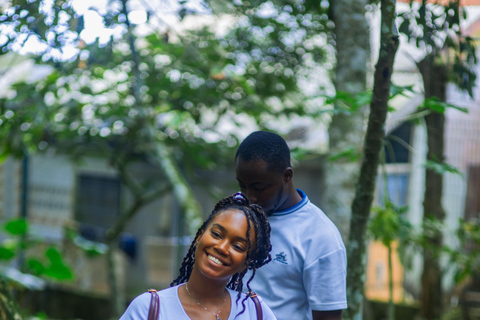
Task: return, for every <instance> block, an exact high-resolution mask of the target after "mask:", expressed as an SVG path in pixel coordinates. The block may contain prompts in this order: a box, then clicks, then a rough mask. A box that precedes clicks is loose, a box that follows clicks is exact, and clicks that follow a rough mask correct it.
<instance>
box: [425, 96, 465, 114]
mask: <svg viewBox="0 0 480 320" xmlns="http://www.w3.org/2000/svg"><path fill="white" fill-rule="evenodd" d="M423 106H424V107H425V108H427V109H430V110H433V111H435V112H439V113H445V110H446V109H447V108H452V109H456V110H459V111H461V112H464V113H468V108H465V107H459V106H456V105H453V104H450V103H446V102H443V101H439V99H438V98H436V97H434V98H431V99H426V100H425V101H424V103H423Z"/></svg>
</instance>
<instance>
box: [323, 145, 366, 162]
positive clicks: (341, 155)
mask: <svg viewBox="0 0 480 320" xmlns="http://www.w3.org/2000/svg"><path fill="white" fill-rule="evenodd" d="M361 157H362V153H360V152H358V151H357V149H356V148H355V147H353V146H352V147H349V148H347V149H346V150H343V151H340V152H338V153H336V154H332V155H331V156H330V157H329V158H328V161H337V160H340V159H344V160H347V161H349V162H355V161H357V160H359V159H361Z"/></svg>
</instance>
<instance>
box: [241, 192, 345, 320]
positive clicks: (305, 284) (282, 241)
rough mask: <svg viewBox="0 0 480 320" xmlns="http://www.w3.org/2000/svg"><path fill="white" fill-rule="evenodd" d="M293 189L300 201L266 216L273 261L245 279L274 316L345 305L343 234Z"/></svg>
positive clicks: (285, 319)
mask: <svg viewBox="0 0 480 320" xmlns="http://www.w3.org/2000/svg"><path fill="white" fill-rule="evenodd" d="M297 191H298V193H299V194H300V195H301V196H302V201H300V202H299V203H297V204H296V205H295V206H293V207H290V208H288V209H286V210H283V211H279V212H275V213H274V214H273V215H272V216H270V217H269V218H268V219H269V222H270V225H271V227H272V231H271V243H272V252H271V255H272V261H271V262H270V263H268V264H267V265H265V266H263V267H261V268H259V269H258V270H257V271H256V274H255V278H254V279H253V281H252V282H251V284H250V286H251V288H252V289H253V290H254V291H255V292H256V293H258V294H259V295H260V296H262V298H263V300H264V301H265V303H266V304H267V305H268V306H269V307H270V308H271V309H272V311H273V313H274V314H275V316H276V317H277V319H278V320H292V319H295V320H311V319H312V310H318V311H329V310H341V309H346V308H347V299H346V268H347V258H346V251H345V245H344V244H343V241H342V237H341V235H340V233H339V231H338V229H337V227H336V226H335V225H334V224H333V222H332V221H331V220H330V219H329V218H328V217H327V216H326V215H325V214H324V213H323V212H322V210H320V209H319V208H318V207H317V206H315V205H314V204H312V203H311V202H310V201H309V200H308V197H307V196H306V195H305V193H304V192H303V191H301V190H299V189H297ZM249 277H250V274H247V275H246V276H245V278H244V284H245V283H246V281H247V279H248V278H249ZM244 290H246V288H244Z"/></svg>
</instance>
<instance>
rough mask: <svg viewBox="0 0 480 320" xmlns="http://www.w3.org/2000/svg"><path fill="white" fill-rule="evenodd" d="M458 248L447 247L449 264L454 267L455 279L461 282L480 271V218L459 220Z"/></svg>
mask: <svg viewBox="0 0 480 320" xmlns="http://www.w3.org/2000/svg"><path fill="white" fill-rule="evenodd" d="M456 236H457V239H458V241H459V244H458V247H459V248H460V249H457V248H448V247H446V248H445V251H446V252H447V254H448V257H449V264H450V266H451V267H453V268H454V279H455V282H456V283H461V282H462V281H464V280H465V279H466V278H467V277H469V276H471V275H474V274H477V275H478V274H479V273H480V220H478V219H473V220H470V221H465V220H463V219H460V220H459V227H458V229H457V231H456Z"/></svg>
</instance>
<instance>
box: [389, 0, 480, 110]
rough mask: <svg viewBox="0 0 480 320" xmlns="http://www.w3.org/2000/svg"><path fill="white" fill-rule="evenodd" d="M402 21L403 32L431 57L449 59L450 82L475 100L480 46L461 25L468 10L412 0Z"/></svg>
mask: <svg viewBox="0 0 480 320" xmlns="http://www.w3.org/2000/svg"><path fill="white" fill-rule="evenodd" d="M398 17H399V18H400V20H401V22H400V25H399V32H400V33H403V34H404V35H406V36H407V38H408V40H409V41H410V42H412V43H414V44H415V45H416V46H417V47H418V48H422V49H423V50H425V52H426V55H427V56H432V57H440V56H441V55H446V56H445V57H443V58H442V60H443V62H442V63H443V64H444V65H445V67H446V68H447V69H448V70H449V79H450V81H452V82H453V83H455V84H456V85H457V86H458V87H459V88H460V89H462V90H465V91H467V92H468V94H469V95H470V96H471V97H473V87H474V86H475V80H476V73H475V69H474V67H475V65H476V63H477V58H476V54H475V51H476V44H475V41H474V39H472V38H471V37H469V36H465V35H464V34H462V28H461V26H460V21H462V20H464V19H465V18H466V10H461V9H460V7H459V2H457V1H449V2H448V4H447V5H440V4H438V3H437V2H427V1H425V2H422V3H418V2H417V3H416V2H415V1H413V0H411V1H410V10H408V11H406V12H400V13H399V14H398ZM437 61H438V59H437ZM440 112H441V111H440Z"/></svg>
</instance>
